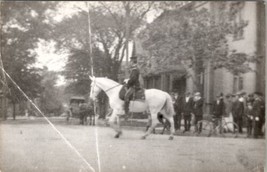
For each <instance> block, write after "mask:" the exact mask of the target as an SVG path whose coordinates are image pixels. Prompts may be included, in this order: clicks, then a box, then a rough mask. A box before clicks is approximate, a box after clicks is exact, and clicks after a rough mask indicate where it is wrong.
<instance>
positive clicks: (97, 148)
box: [95, 118, 101, 172]
mask: <svg viewBox="0 0 267 172" xmlns="http://www.w3.org/2000/svg"><path fill="white" fill-rule="evenodd" d="M95 123H96V124H97V118H96V121H95ZM97 128H98V127H97V126H95V142H96V143H95V144H96V155H97V164H98V172H101V164H100V154H99V146H98V131H97Z"/></svg>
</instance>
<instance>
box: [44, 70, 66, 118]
mask: <svg viewBox="0 0 267 172" xmlns="http://www.w3.org/2000/svg"><path fill="white" fill-rule="evenodd" d="M42 76H43V79H42V88H43V90H42V94H41V96H40V106H41V110H42V112H44V113H46V114H49V113H54V114H57V115H59V114H60V112H61V109H62V103H61V99H60V98H61V97H62V95H60V93H61V91H60V90H59V88H57V87H56V86H55V85H56V81H57V77H58V73H57V72H53V71H48V70H47V69H46V70H44V72H43V74H42Z"/></svg>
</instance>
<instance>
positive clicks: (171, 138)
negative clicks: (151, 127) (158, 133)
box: [166, 117, 175, 140]
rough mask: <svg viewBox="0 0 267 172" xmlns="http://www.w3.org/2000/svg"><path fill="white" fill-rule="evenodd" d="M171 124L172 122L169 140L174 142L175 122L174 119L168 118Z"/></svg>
mask: <svg viewBox="0 0 267 172" xmlns="http://www.w3.org/2000/svg"><path fill="white" fill-rule="evenodd" d="M166 119H167V120H168V121H169V122H170V125H171V126H170V131H171V133H170V137H169V140H173V135H174V131H175V130H174V121H173V117H167V118H166Z"/></svg>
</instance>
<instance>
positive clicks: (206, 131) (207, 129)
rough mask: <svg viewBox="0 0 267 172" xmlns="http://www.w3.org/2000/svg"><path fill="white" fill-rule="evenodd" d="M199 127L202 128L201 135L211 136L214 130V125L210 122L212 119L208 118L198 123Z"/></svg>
mask: <svg viewBox="0 0 267 172" xmlns="http://www.w3.org/2000/svg"><path fill="white" fill-rule="evenodd" d="M197 127H198V129H200V128H201V131H199V134H200V135H203V136H206V137H210V136H211V132H212V125H211V124H210V121H207V120H201V121H198V123H197Z"/></svg>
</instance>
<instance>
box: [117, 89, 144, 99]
mask: <svg viewBox="0 0 267 172" xmlns="http://www.w3.org/2000/svg"><path fill="white" fill-rule="evenodd" d="M126 92H127V87H126V85H124V86H123V87H122V88H121V90H120V92H119V98H120V99H121V100H123V101H124V97H125V94H126ZM145 99H146V98H145V89H144V88H138V89H135V90H134V93H133V94H132V95H131V96H130V101H131V100H132V101H138V100H139V101H144V100H145Z"/></svg>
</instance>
